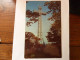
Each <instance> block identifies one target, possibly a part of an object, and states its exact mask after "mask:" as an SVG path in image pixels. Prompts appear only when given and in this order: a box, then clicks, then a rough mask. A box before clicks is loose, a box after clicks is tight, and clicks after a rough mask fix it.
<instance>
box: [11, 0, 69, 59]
mask: <svg viewBox="0 0 80 60" xmlns="http://www.w3.org/2000/svg"><path fill="white" fill-rule="evenodd" d="M27 1H34V0H27ZM35 1H60V0H35ZM25 13H26V0H17V3H16V13H15V26H14V39H13V54H12V60H69V0H61V23H62V26H61V27H62V58H52V59H50V58H49V59H48V58H47V59H25V58H24V51H25V50H24V47H25V16H26V14H25Z"/></svg>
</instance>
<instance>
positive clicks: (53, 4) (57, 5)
mask: <svg viewBox="0 0 80 60" xmlns="http://www.w3.org/2000/svg"><path fill="white" fill-rule="evenodd" d="M44 6H47V7H48V9H49V10H50V11H48V12H47V13H48V14H49V13H51V14H52V16H51V17H50V18H48V20H51V21H54V23H53V24H52V26H51V28H50V32H48V35H47V39H48V41H49V42H55V43H56V44H58V43H61V2H60V1H50V2H49V1H48V2H45V4H44Z"/></svg>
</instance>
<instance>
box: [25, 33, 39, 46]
mask: <svg viewBox="0 0 80 60" xmlns="http://www.w3.org/2000/svg"><path fill="white" fill-rule="evenodd" d="M25 38H26V48H31V47H33V46H34V45H36V44H38V41H39V40H40V38H38V37H36V36H35V35H34V34H33V33H31V32H26V33H25Z"/></svg>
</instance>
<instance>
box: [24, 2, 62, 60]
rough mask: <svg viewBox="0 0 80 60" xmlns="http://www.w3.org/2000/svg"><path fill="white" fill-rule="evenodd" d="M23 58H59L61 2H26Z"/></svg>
mask: <svg viewBox="0 0 80 60" xmlns="http://www.w3.org/2000/svg"><path fill="white" fill-rule="evenodd" d="M24 56H25V58H26V59H27V58H61V57H62V54H61V1H27V2H26V26H25V55H24Z"/></svg>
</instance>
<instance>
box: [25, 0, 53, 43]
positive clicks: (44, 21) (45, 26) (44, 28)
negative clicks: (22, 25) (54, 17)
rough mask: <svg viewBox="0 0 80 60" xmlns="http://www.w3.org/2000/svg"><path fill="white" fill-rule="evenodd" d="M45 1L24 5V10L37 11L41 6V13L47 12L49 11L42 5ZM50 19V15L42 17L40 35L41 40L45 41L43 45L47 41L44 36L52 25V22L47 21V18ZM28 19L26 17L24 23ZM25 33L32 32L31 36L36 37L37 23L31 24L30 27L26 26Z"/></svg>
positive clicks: (30, 2)
mask: <svg viewBox="0 0 80 60" xmlns="http://www.w3.org/2000/svg"><path fill="white" fill-rule="evenodd" d="M45 2H46V1H29V2H28V3H27V4H26V10H31V11H33V10H38V7H39V6H41V7H42V11H43V12H47V11H49V9H48V7H47V6H44V3H45ZM49 17H51V14H47V15H46V16H43V15H42V34H43V39H44V41H45V43H47V42H48V41H47V39H46V37H45V36H46V35H47V32H48V31H49V29H50V27H51V24H52V23H53V22H52V21H48V18H49ZM28 20H29V19H28V18H27V17H26V22H27V21H28ZM26 32H32V33H33V34H35V35H36V36H37V32H38V23H34V24H32V25H31V26H30V27H27V26H26Z"/></svg>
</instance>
